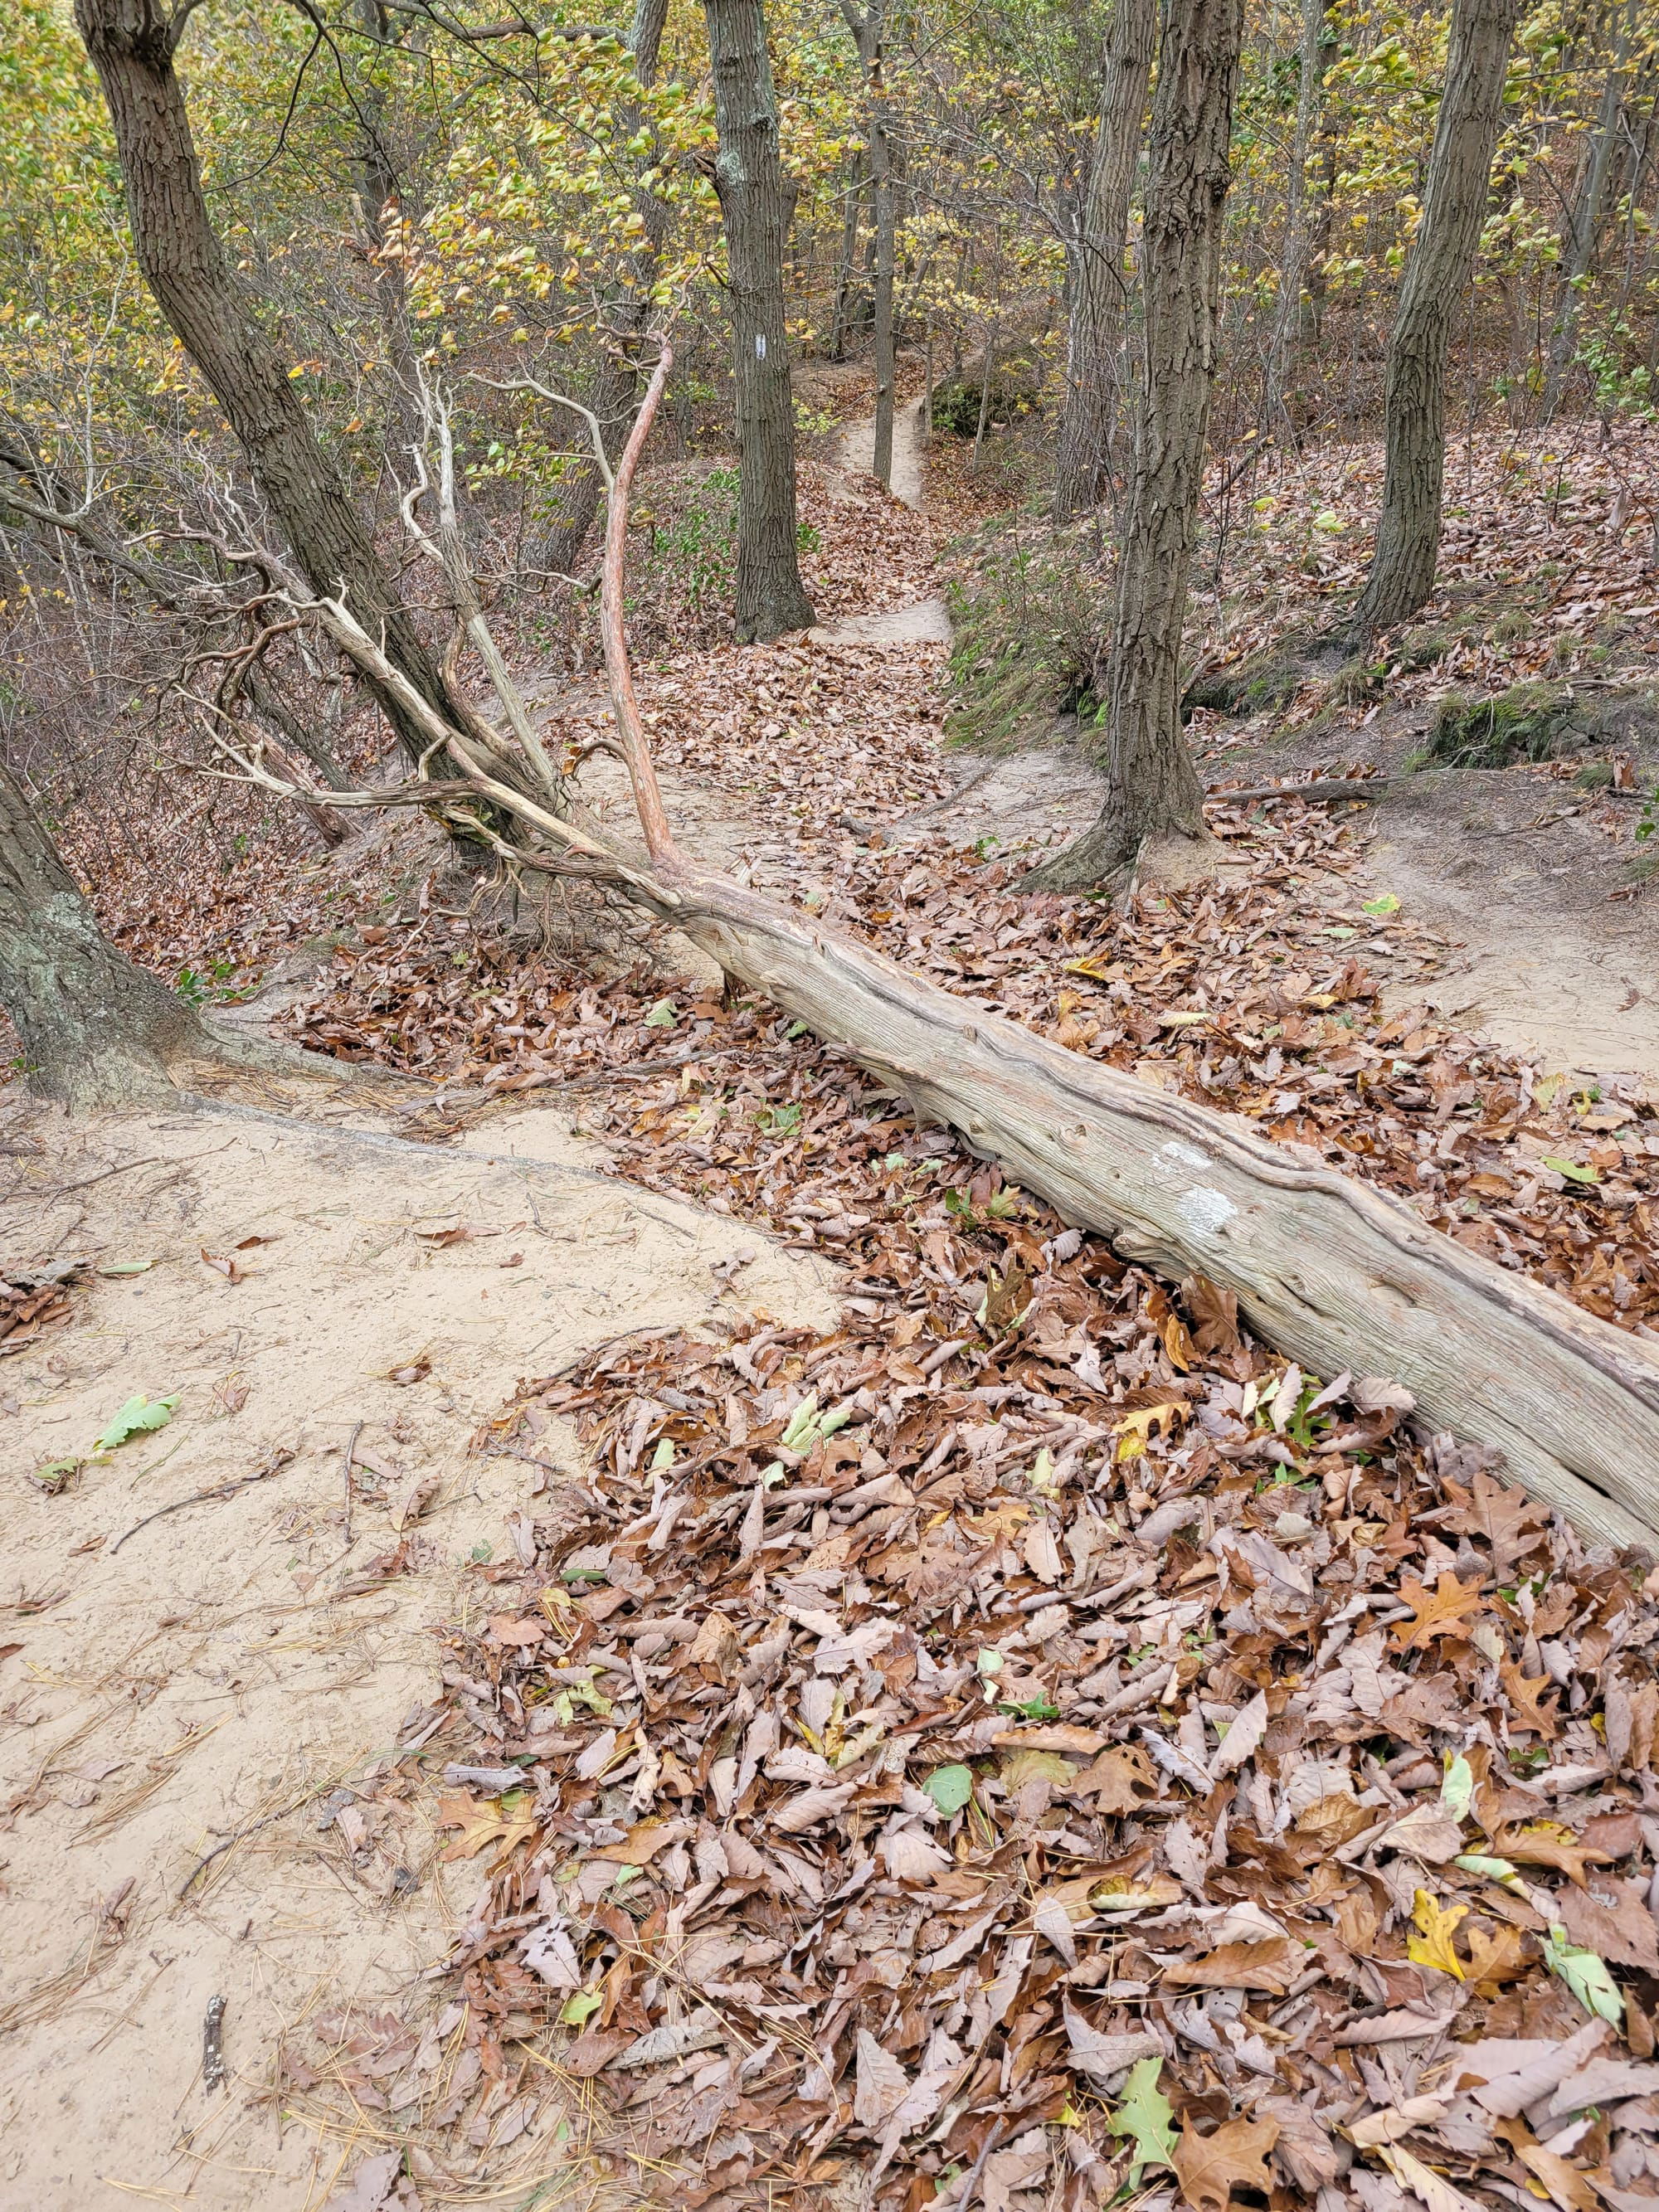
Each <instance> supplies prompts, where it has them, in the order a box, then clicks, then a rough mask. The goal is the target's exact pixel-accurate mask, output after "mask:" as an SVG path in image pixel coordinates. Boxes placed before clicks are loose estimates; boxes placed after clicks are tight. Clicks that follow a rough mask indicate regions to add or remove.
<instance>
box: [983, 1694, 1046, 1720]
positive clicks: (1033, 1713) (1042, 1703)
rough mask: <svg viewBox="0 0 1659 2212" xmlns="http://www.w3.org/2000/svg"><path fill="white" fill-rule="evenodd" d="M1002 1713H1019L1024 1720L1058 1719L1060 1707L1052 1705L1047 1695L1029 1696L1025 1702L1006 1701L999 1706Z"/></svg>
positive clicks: (998, 1708) (998, 1709)
mask: <svg viewBox="0 0 1659 2212" xmlns="http://www.w3.org/2000/svg"><path fill="white" fill-rule="evenodd" d="M997 1711H999V1712H1000V1713H1018V1716H1019V1717H1020V1718H1021V1720H1023V1721H1057V1720H1058V1719H1059V1718H1060V1707H1059V1706H1058V1705H1051V1704H1050V1703H1049V1701H1048V1699H1047V1698H1045V1697H1042V1696H1040V1695H1039V1696H1037V1697H1035V1698H1027V1699H1025V1701H1024V1704H1023V1705H1022V1704H1018V1703H1006V1704H1003V1705H999V1706H998V1707H997Z"/></svg>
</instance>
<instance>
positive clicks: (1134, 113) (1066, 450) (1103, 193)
mask: <svg viewBox="0 0 1659 2212" xmlns="http://www.w3.org/2000/svg"><path fill="white" fill-rule="evenodd" d="M1157 40H1158V8H1157V0H1116V4H1115V7H1114V8H1113V9H1112V17H1111V21H1110V23H1109V25H1108V27H1107V31H1106V46H1105V52H1104V54H1103V58H1102V63H1101V85H1100V127H1099V130H1098V131H1097V135H1096V138H1095V149H1094V158H1093V161H1092V162H1091V166H1090V170H1089V183H1088V188H1087V191H1086V192H1085V197H1084V201H1083V205H1082V208H1081V209H1080V210H1079V216H1078V226H1077V237H1076V239H1075V240H1074V241H1073V246H1072V249H1071V252H1070V253H1069V255H1068V257H1067V258H1068V259H1069V261H1070V263H1071V291H1072V313H1071V319H1070V321H1069V323H1068V324H1067V326H1066V398H1065V402H1064V404H1063V407H1062V410H1061V413H1060V446H1059V452H1058V454H1057V456H1056V459H1055V464H1054V520H1055V521H1056V522H1069V521H1070V520H1071V519H1072V517H1073V515H1074V514H1085V513H1089V512H1090V511H1091V509H1092V508H1094V507H1098V506H1099V505H1100V503H1101V501H1103V499H1104V498H1105V497H1106V495H1107V493H1108V491H1109V489H1110V485H1111V465H1112V441H1113V438H1114V435H1115V432H1116V429H1117V422H1118V414H1119V410H1120V407H1121V402H1122V392H1121V369H1120V356H1121V352H1122V349H1123V331H1124V312H1123V311H1124V301H1125V299H1126V296H1127V295H1126V290H1125V285H1124V277H1123V255H1124V250H1125V247H1126V246H1127V243H1128V236H1129V201H1130V197H1131V194H1132V191H1133V185H1134V174H1135V163H1136V161H1138V159H1139V154H1140V137H1141V128H1142V125H1143V124H1144V123H1145V121H1146V88H1147V85H1148V83H1149V82H1151V79H1152V50H1153V48H1154V46H1156V44H1157Z"/></svg>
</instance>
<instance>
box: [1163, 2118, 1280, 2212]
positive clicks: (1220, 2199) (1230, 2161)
mask: <svg viewBox="0 0 1659 2212" xmlns="http://www.w3.org/2000/svg"><path fill="white" fill-rule="evenodd" d="M1278 2141H1279V2123H1278V2121H1277V2120H1228V2121H1227V2122H1226V2123H1225V2124H1224V2125H1223V2126H1221V2127H1218V2128H1217V2129H1216V2130H1215V2132H1214V2133H1213V2134H1212V2135H1207V2136H1201V2135H1200V2134H1199V2132H1198V2130H1197V2129H1196V2128H1194V2127H1193V2126H1191V2125H1190V2124H1188V2126H1186V2127H1183V2128H1182V2131H1181V2135H1180V2137H1179V2139H1178V2141H1177V2142H1176V2152H1175V2161H1174V2163H1175V2170H1176V2178H1177V2179H1178V2180H1179V2181H1180V2183H1181V2195H1182V2202H1183V2203H1185V2204H1188V2205H1190V2206H1191V2207H1192V2212H1227V2205H1228V2203H1229V2202H1230V2201H1231V2197H1232V2193H1233V2191H1234V2190H1235V2189H1249V2190H1253V2191H1257V2192H1259V2193H1260V2194H1261V2195H1262V2196H1266V2195H1267V2192H1268V2191H1270V2190H1271V2189H1272V2187H1273V2176H1272V2174H1271V2173H1270V2172H1269V2171H1268V2168H1267V2157H1268V2154H1269V2153H1270V2152H1271V2150H1272V2149H1273V2145H1274V2144H1275V2143H1276V2142H1278Z"/></svg>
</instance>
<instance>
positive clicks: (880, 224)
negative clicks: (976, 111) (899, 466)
mask: <svg viewBox="0 0 1659 2212" xmlns="http://www.w3.org/2000/svg"><path fill="white" fill-rule="evenodd" d="M841 12H842V15H844V16H845V17H846V18H847V27H848V29H849V30H850V31H851V32H852V33H853V43H854V46H856V47H857V48H858V54H859V61H860V65H861V66H862V68H863V70H864V102H865V127H866V133H867V135H868V137H869V142H870V186H871V196H872V199H873V200H874V203H875V236H874V239H873V240H872V252H873V257H874V258H873V267H872V276H873V280H874V281H873V288H872V289H873V295H874V305H875V352H876V362H875V367H876V426H875V444H874V450H873V452H872V456H871V463H870V472H871V474H872V476H874V477H878V479H879V481H880V482H881V483H883V484H884V485H887V486H890V485H891V483H892V481H893V385H894V368H895V364H894V360H893V264H894V259H895V256H896V243H897V234H898V204H897V186H896V179H895V177H894V173H893V172H894V167H895V149H894V144H893V118H892V111H891V107H890V104H889V101H888V98H887V91H886V87H885V84H884V80H883V76H882V67H883V42H884V39H885V37H886V31H887V21H886V0H869V5H868V6H867V7H866V9H864V11H863V13H862V14H860V11H859V9H858V7H857V5H856V0H841Z"/></svg>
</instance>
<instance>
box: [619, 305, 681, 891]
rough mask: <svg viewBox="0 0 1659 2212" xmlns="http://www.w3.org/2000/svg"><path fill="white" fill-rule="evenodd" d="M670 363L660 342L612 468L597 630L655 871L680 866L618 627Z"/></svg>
mask: <svg viewBox="0 0 1659 2212" xmlns="http://www.w3.org/2000/svg"><path fill="white" fill-rule="evenodd" d="M673 365H674V349H673V348H672V347H671V346H670V345H666V344H665V345H664V347H663V349H662V355H661V358H660V359H659V361H658V362H657V365H656V367H655V368H653V370H652V372H651V381H650V383H649V384H648V385H647V387H646V393H645V398H643V399H642V400H641V403H640V411H639V413H638V414H637V415H636V416H635V417H634V427H633V428H632V429H631V430H630V431H629V434H628V443H627V444H626V445H625V446H624V447H623V453H622V459H620V460H619V461H618V462H617V473H616V477H615V480H614V482H613V483H611V501H610V505H609V507H608V508H607V510H606V513H605V569H604V580H603V581H602V583H601V585H600V587H599V629H600V634H601V635H602V636H603V637H604V640H605V677H606V678H607V680H608V682H609V684H610V686H611V705H612V707H613V708H615V710H616V716H617V740H618V742H619V744H621V746H622V750H623V758H624V760H626V762H627V763H628V780H629V782H630V783H631V784H632V786H633V787H634V807H635V812H636V813H637V814H638V816H639V817H640V827H641V829H642V830H643V831H644V832H645V849H646V851H647V853H648V854H650V855H651V858H652V860H653V861H654V862H655V863H656V864H657V866H659V867H668V868H672V867H673V866H676V865H678V864H679V862H680V853H679V848H678V846H677V845H676V844H675V842H674V833H673V831H672V830H671V829H670V828H669V826H668V815H667V812H666V811H665V808H664V806H663V803H662V788H661V787H660V785H659V783H658V781H657V771H656V768H655V765H654V763H653V761H652V758H651V747H650V744H649V742H648V740H647V737H646V734H645V725H644V723H643V722H642V721H641V720H640V708H639V702H638V700H637V699H636V698H635V696H634V671H633V670H632V668H631V667H630V666H629V659H628V640H627V635H626V633H625V631H624V630H623V563H624V562H625V560H626V558H627V553H628V495H629V491H630V490H631V489H632V488H633V483H634V471H635V469H636V468H637V467H638V466H639V459H640V455H641V453H642V452H643V451H644V450H645V441H646V440H647V438H648V437H649V436H650V435H651V425H652V423H653V421H654V420H655V418H656V413H657V407H658V404H659V401H660V400H661V398H662V395H663V386H665V384H666V383H667V381H668V372H669V370H670V369H671V368H672V367H673Z"/></svg>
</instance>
